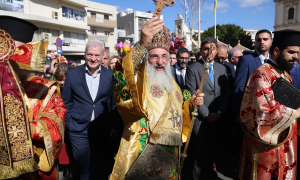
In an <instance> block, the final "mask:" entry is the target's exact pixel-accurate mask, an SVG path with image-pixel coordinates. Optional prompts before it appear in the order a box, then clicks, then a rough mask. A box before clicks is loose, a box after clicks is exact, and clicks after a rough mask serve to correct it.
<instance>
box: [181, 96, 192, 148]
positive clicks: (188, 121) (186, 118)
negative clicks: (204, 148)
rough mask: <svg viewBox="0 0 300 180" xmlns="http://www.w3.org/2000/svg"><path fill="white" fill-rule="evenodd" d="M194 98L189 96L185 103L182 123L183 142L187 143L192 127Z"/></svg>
mask: <svg viewBox="0 0 300 180" xmlns="http://www.w3.org/2000/svg"><path fill="white" fill-rule="evenodd" d="M191 99H192V98H188V99H187V100H186V101H185V102H184V103H183V107H182V108H183V125H182V142H183V143H185V142H186V140H187V137H188V135H189V132H190V129H191V128H192V127H191V125H192V115H191V112H190V102H191Z"/></svg>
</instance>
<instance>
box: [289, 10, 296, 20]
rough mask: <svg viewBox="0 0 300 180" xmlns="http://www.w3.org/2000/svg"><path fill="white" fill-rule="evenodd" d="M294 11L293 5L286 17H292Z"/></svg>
mask: <svg viewBox="0 0 300 180" xmlns="http://www.w3.org/2000/svg"><path fill="white" fill-rule="evenodd" d="M294 11H295V9H294V8H293V7H292V8H290V9H289V15H288V19H294Z"/></svg>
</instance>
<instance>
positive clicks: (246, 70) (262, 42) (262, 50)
mask: <svg viewBox="0 0 300 180" xmlns="http://www.w3.org/2000/svg"><path fill="white" fill-rule="evenodd" d="M271 46H272V34H271V32H270V31H268V30H265V29H264V30H260V31H258V32H257V33H256V36H255V52H254V53H252V54H247V55H245V56H242V57H241V58H240V59H239V61H238V63H237V67H236V74H235V80H234V85H233V92H232V93H233V94H232V102H233V114H234V116H235V120H236V125H235V127H236V135H235V138H236V139H235V140H234V142H235V143H234V144H235V146H236V152H235V154H236V159H235V160H236V165H237V162H238V155H239V154H240V148H241V143H242V138H243V130H242V128H241V127H240V124H239V123H240V108H241V103H242V99H243V95H244V90H245V87H246V84H247V82H248V79H249V77H250V75H251V74H252V72H253V71H254V70H255V69H256V68H258V67H259V66H261V65H262V64H263V63H265V62H266V61H267V60H268V59H269V58H270V55H269V49H270V47H271Z"/></svg>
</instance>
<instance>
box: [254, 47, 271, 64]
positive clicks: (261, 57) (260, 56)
mask: <svg viewBox="0 0 300 180" xmlns="http://www.w3.org/2000/svg"><path fill="white" fill-rule="evenodd" d="M255 51H256V53H257V54H258V57H259V59H260V60H261V61H265V59H270V54H269V53H268V57H267V58H266V57H265V56H263V55H262V54H260V53H259V52H258V51H257V50H256V49H255Z"/></svg>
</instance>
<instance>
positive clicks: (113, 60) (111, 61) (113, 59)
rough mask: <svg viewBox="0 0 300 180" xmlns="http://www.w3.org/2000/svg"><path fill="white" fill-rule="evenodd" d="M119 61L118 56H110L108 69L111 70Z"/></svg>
mask: <svg viewBox="0 0 300 180" xmlns="http://www.w3.org/2000/svg"><path fill="white" fill-rule="evenodd" d="M119 59H120V57H119V56H111V57H110V59H109V68H110V69H113V68H114V67H115V64H116V62H117V61H118V60H119Z"/></svg>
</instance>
